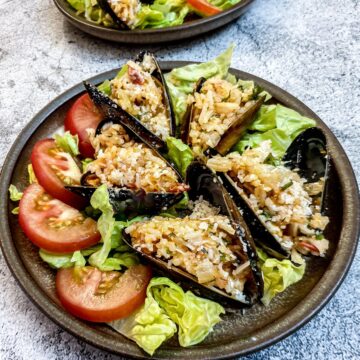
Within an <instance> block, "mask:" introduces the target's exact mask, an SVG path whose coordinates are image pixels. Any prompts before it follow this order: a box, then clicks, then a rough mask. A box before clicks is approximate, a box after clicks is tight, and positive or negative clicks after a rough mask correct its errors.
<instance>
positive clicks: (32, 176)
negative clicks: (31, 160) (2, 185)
mask: <svg viewBox="0 0 360 360" xmlns="http://www.w3.org/2000/svg"><path fill="white" fill-rule="evenodd" d="M27 170H28V174H29V184H33V183H37V182H38V181H37V178H36V176H35V173H34V169H33V167H32V164H29V165H28V167H27Z"/></svg>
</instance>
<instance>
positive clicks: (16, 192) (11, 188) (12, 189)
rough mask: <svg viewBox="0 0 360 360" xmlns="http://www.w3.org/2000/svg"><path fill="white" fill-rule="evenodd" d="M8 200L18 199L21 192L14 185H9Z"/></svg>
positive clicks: (21, 194)
mask: <svg viewBox="0 0 360 360" xmlns="http://www.w3.org/2000/svg"><path fill="white" fill-rule="evenodd" d="M9 193H10V200H11V201H20V200H21V198H22V196H23V193H22V192H21V191H19V190H18V189H17V187H16V186H15V185H12V184H11V185H10V186H9Z"/></svg>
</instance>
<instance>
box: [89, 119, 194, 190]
mask: <svg viewBox="0 0 360 360" xmlns="http://www.w3.org/2000/svg"><path fill="white" fill-rule="evenodd" d="M90 134H91V132H90ZM90 141H91V143H92V145H93V147H94V148H95V149H96V158H95V160H94V161H92V162H91V163H90V164H89V165H88V167H87V170H88V171H89V172H91V173H93V174H94V175H95V176H96V177H97V179H98V180H99V182H100V183H101V184H106V185H107V186H109V187H113V186H116V187H121V188H122V187H124V188H128V189H143V190H144V191H145V192H166V193H179V192H183V191H186V190H187V188H188V187H187V186H186V185H185V184H182V183H179V180H178V175H177V173H176V172H175V171H174V169H172V168H171V167H170V166H169V165H168V164H167V163H166V161H165V160H164V159H162V158H161V157H160V156H158V155H157V154H156V153H155V152H154V151H153V150H152V149H150V148H149V147H147V146H146V145H145V144H142V143H137V142H136V141H134V140H131V139H130V138H129V136H128V135H127V134H126V132H125V130H124V128H123V127H122V126H121V125H117V124H114V125H110V126H108V127H107V128H105V129H104V130H103V131H102V133H101V134H100V135H97V136H90Z"/></svg>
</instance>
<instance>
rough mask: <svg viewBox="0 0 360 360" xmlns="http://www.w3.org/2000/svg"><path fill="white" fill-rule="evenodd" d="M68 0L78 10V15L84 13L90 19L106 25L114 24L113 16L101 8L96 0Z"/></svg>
mask: <svg viewBox="0 0 360 360" xmlns="http://www.w3.org/2000/svg"><path fill="white" fill-rule="evenodd" d="M67 2H68V3H69V4H70V5H71V6H72V7H73V8H74V9H75V10H76V13H77V15H83V16H84V17H85V19H87V20H88V21H91V22H95V23H96V24H102V25H105V26H112V25H113V21H112V19H111V17H110V16H109V15H107V14H106V13H105V11H104V10H102V9H101V8H100V6H99V5H98V3H97V1H96V0H67Z"/></svg>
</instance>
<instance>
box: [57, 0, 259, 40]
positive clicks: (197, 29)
mask: <svg viewBox="0 0 360 360" xmlns="http://www.w3.org/2000/svg"><path fill="white" fill-rule="evenodd" d="M253 1H254V0H242V1H241V2H240V3H239V4H236V5H234V6H233V7H232V8H230V9H228V10H226V11H222V12H221V13H219V14H217V15H214V16H209V17H206V18H202V19H197V20H192V21H187V22H185V23H184V24H183V25H179V26H172V27H166V28H163V29H145V30H131V31H124V30H117V29H112V28H107V27H105V26H102V25H97V24H95V23H93V22H90V21H88V20H86V19H85V18H84V17H83V16H81V15H77V14H76V10H74V9H73V8H72V7H71V6H70V5H69V3H68V2H67V1H66V0H54V3H55V5H56V6H57V8H58V9H59V10H60V11H61V13H62V14H63V15H64V16H65V18H66V19H67V20H68V21H69V22H70V23H71V24H73V25H74V26H76V27H78V28H79V29H81V30H82V31H85V32H86V33H88V34H90V35H93V36H96V37H98V38H101V39H105V40H111V41H116V42H120V43H126V44H160V43H165V42H173V41H179V40H183V39H187V38H191V37H194V36H197V35H201V34H204V33H207V32H209V31H211V30H215V29H217V28H219V27H221V26H223V25H225V24H227V23H229V22H230V21H233V20H235V19H236V18H238V17H239V16H240V15H242V14H243V13H244V12H245V10H247V9H248V7H249V6H250V5H251V3H252V2H253Z"/></svg>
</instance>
